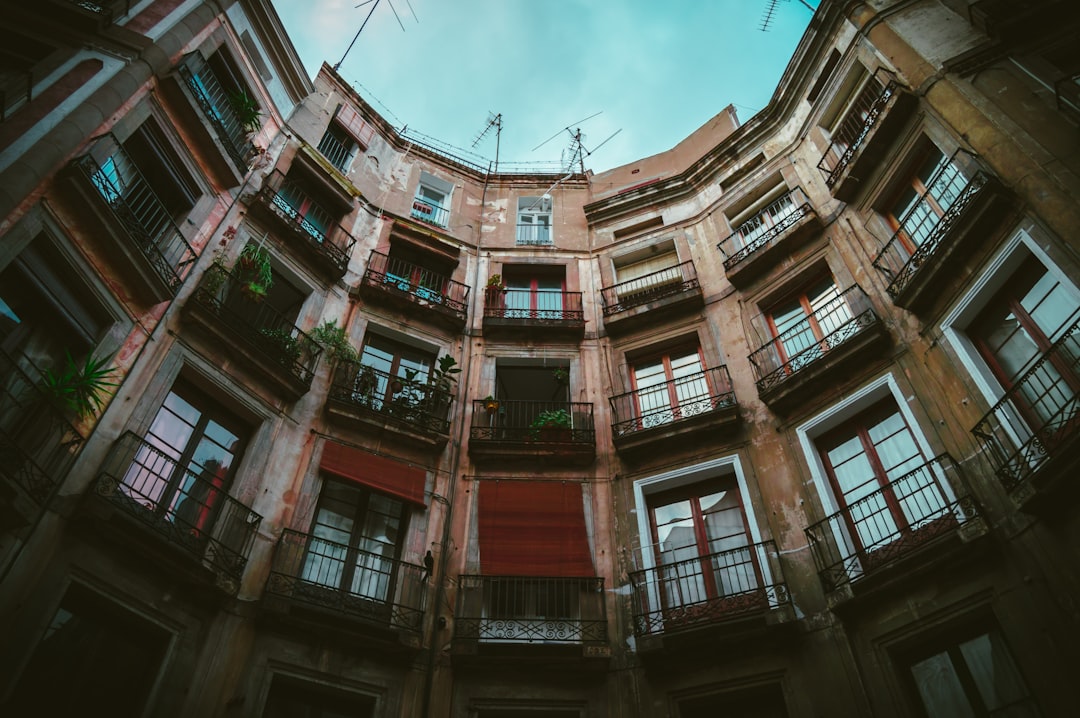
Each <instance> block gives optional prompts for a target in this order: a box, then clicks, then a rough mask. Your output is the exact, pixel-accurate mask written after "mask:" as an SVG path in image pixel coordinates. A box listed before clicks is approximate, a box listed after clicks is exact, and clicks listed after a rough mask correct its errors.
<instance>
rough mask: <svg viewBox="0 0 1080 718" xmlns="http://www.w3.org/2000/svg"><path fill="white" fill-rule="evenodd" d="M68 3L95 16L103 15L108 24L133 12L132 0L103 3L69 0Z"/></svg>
mask: <svg viewBox="0 0 1080 718" xmlns="http://www.w3.org/2000/svg"><path fill="white" fill-rule="evenodd" d="M68 2H69V3H71V4H72V5H75V6H76V7H79V8H82V9H83V10H86V11H88V12H92V13H94V14H95V15H101V16H102V17H103V18H104V19H105V20H106V21H107V22H112V21H113V20H114V19H116V18H118V17H123V16H124V15H127V14H128V13H129V12H131V0H101V2H92V1H91V0H68Z"/></svg>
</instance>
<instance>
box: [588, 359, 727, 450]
mask: <svg viewBox="0 0 1080 718" xmlns="http://www.w3.org/2000/svg"><path fill="white" fill-rule="evenodd" d="M609 401H610V402H611V415H612V417H613V421H612V424H611V431H612V433H613V434H614V435H615V438H619V437H621V436H626V435H628V434H633V433H635V432H638V431H645V430H647V429H653V428H656V427H660V426H666V425H668V424H670V423H672V422H676V421H681V420H683V419H690V418H693V417H695V416H701V415H703V414H708V413H710V412H713V411H717V410H719V409H729V408H732V407H734V406H735V392H734V391H733V390H732V387H731V375H730V374H729V373H728V368H727V367H726V366H723V365H721V366H717V367H712V368H711V369H705V370H704V371H701V372H698V373H696V374H690V375H689V376H682V377H679V378H678V379H672V380H671V381H665V382H663V383H661V384H653V385H651V386H647V387H644V388H641V389H636V390H634V391H629V392H626V393H625V394H619V395H618V396H613V397H611V398H610V399H609Z"/></svg>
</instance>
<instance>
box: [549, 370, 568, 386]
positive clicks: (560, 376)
mask: <svg viewBox="0 0 1080 718" xmlns="http://www.w3.org/2000/svg"><path fill="white" fill-rule="evenodd" d="M551 376H552V377H554V378H555V383H556V384H559V385H560V386H563V385H565V384H569V383H570V372H569V371H567V370H566V369H564V368H562V367H561V366H560V367H555V369H553V370H552V372H551Z"/></svg>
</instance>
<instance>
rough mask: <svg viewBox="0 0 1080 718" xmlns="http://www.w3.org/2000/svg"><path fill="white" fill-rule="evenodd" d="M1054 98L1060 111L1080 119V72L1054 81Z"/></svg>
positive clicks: (1077, 119) (1076, 119)
mask: <svg viewBox="0 0 1080 718" xmlns="http://www.w3.org/2000/svg"><path fill="white" fill-rule="evenodd" d="M1054 100H1055V102H1056V104H1057V108H1058V111H1059V112H1064V113H1065V114H1067V115H1068V116H1069V117H1071V118H1072V119H1073V121H1080V73H1077V74H1075V75H1066V76H1065V77H1062V78H1060V79H1059V80H1058V81H1057V82H1055V83H1054Z"/></svg>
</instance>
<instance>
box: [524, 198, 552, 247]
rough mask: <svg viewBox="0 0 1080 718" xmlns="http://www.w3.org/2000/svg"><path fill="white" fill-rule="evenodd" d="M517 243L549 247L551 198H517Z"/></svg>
mask: <svg viewBox="0 0 1080 718" xmlns="http://www.w3.org/2000/svg"><path fill="white" fill-rule="evenodd" d="M517 243H518V244H526V245H550V244H553V243H554V242H553V240H552V238H551V196H550V195H544V196H542V197H518V211H517Z"/></svg>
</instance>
